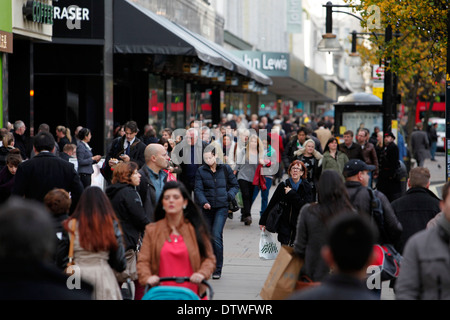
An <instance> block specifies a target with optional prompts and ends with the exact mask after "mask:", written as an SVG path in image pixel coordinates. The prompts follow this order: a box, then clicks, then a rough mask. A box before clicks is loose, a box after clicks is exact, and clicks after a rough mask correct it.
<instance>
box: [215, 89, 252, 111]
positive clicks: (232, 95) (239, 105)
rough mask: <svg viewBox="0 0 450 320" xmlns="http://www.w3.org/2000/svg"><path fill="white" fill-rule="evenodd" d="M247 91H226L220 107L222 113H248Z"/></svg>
mask: <svg viewBox="0 0 450 320" xmlns="http://www.w3.org/2000/svg"><path fill="white" fill-rule="evenodd" d="M246 95H247V94H245V93H236V92H226V93H225V95H224V100H223V103H222V105H221V108H220V112H221V114H223V113H226V114H228V113H232V114H237V115H239V114H242V113H245V114H247V109H248V108H247V105H249V104H248V103H247V104H246V103H245V102H246V101H247V99H246Z"/></svg>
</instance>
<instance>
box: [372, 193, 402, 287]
mask: <svg viewBox="0 0 450 320" xmlns="http://www.w3.org/2000/svg"><path fill="white" fill-rule="evenodd" d="M367 190H368V191H369V194H370V210H371V212H370V214H371V216H372V218H373V219H374V220H375V222H376V223H377V225H378V230H380V232H381V234H382V236H383V238H384V239H388V237H387V234H386V231H385V230H384V210H383V204H382V203H381V200H380V198H378V197H377V196H376V195H375V193H374V192H373V190H372V189H370V188H367ZM374 251H375V257H374V260H373V261H372V263H371V265H376V266H378V267H379V268H380V272H379V273H380V278H381V281H388V280H393V279H396V278H397V277H398V274H399V272H400V263H401V261H402V259H403V257H402V256H401V254H400V253H399V252H398V251H397V250H396V249H395V248H394V246H393V245H392V244H375V245H374Z"/></svg>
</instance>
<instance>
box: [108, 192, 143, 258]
mask: <svg viewBox="0 0 450 320" xmlns="http://www.w3.org/2000/svg"><path fill="white" fill-rule="evenodd" d="M105 193H106V195H107V196H108V198H109V199H110V200H111V204H112V206H113V208H114V211H115V212H116V216H117V218H118V219H119V222H120V225H121V227H122V232H123V236H124V239H125V250H129V249H136V246H137V244H138V241H139V238H140V237H141V234H142V233H143V232H144V229H145V226H146V225H147V224H148V223H150V219H149V218H148V217H147V215H146V214H145V211H144V207H143V205H142V201H141V197H140V196H139V193H138V192H137V191H136V188H135V187H134V186H132V185H130V184H127V183H115V184H112V185H110V186H108V187H107V188H106V191H105Z"/></svg>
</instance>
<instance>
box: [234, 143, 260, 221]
mask: <svg viewBox="0 0 450 320" xmlns="http://www.w3.org/2000/svg"><path fill="white" fill-rule="evenodd" d="M264 165H265V162H264V145H263V142H262V141H261V139H260V138H259V137H258V136H257V135H256V134H253V135H251V136H250V137H249V138H248V144H247V145H246V146H245V149H242V150H241V152H240V154H238V156H237V160H236V167H235V170H236V171H237V179H238V183H239V189H240V190H241V193H242V200H243V204H244V207H243V208H242V209H241V213H242V216H241V221H242V222H244V224H245V225H246V226H249V225H250V224H251V223H252V216H251V212H250V211H251V207H252V198H253V189H254V185H253V181H254V180H255V174H257V169H258V166H259V168H261V166H264ZM259 181H260V182H262V181H264V179H259ZM261 187H262V189H264V187H265V184H264V186H261ZM264 190H265V189H264Z"/></svg>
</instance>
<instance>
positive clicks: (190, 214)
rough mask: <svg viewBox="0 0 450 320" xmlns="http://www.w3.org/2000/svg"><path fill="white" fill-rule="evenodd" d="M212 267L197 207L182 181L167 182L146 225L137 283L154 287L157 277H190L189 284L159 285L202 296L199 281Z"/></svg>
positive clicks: (208, 242)
mask: <svg viewBox="0 0 450 320" xmlns="http://www.w3.org/2000/svg"><path fill="white" fill-rule="evenodd" d="M215 268H216V257H215V256H214V251H213V248H212V245H211V237H210V233H209V231H208V227H207V225H206V223H205V220H204V218H203V216H202V213H201V211H200V209H199V208H198V206H197V205H196V204H195V203H194V202H193V201H192V199H191V197H190V196H189V194H188V191H187V189H186V187H185V186H184V185H183V184H182V183H180V182H177V181H170V182H167V183H166V184H165V185H164V189H163V191H162V194H161V197H160V198H159V200H158V204H157V206H156V208H155V222H154V223H151V224H149V225H148V226H147V227H146V228H145V236H144V240H143V242H142V247H141V251H140V252H139V258H138V262H137V271H138V275H139V282H140V284H141V285H143V286H145V285H147V284H148V285H150V286H155V285H158V284H159V283H160V281H159V279H160V277H168V276H176V277H189V278H190V282H188V283H186V282H185V283H181V284H178V283H174V282H171V281H169V282H162V283H161V285H171V286H183V287H187V288H189V289H191V290H192V291H194V292H195V293H196V294H198V295H199V296H200V297H203V296H204V294H205V290H206V288H205V287H204V285H201V284H200V283H201V282H202V281H203V280H206V279H209V277H210V276H211V275H212V273H213V272H214V270H215Z"/></svg>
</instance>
